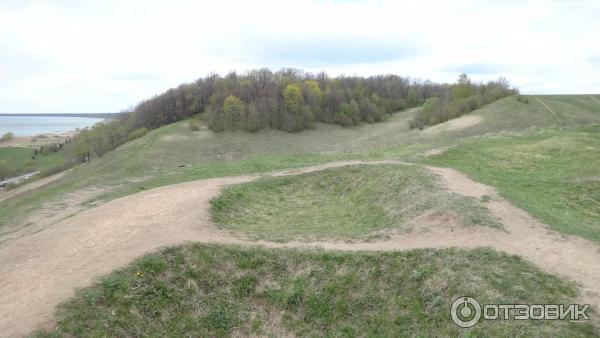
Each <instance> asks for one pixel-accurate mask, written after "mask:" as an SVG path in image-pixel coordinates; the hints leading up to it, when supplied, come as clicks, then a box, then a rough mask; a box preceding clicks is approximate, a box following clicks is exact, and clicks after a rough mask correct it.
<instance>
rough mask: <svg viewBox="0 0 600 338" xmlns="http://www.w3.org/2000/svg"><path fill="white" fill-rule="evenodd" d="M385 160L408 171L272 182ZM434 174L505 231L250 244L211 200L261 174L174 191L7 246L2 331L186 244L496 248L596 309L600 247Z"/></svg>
mask: <svg viewBox="0 0 600 338" xmlns="http://www.w3.org/2000/svg"><path fill="white" fill-rule="evenodd" d="M380 163H396V164H406V163H402V162H398V161H375V162H361V161H343V162H333V163H327V164H323V165H317V166H311V167H306V168H303V169H297V170H286V171H281V172H277V173H273V174H270V175H271V176H281V175H292V174H298V173H307V172H313V171H318V170H323V169H326V168H333V167H340V166H347V165H354V164H380ZM428 169H429V170H431V171H433V172H434V173H436V174H438V175H440V177H441V178H442V180H443V182H444V183H445V184H446V185H447V187H448V188H449V189H450V190H452V191H454V192H456V193H459V194H463V195H466V196H473V197H480V196H483V195H490V196H493V200H492V201H490V202H488V203H487V204H486V205H487V207H488V208H489V209H490V211H491V212H492V213H493V214H495V215H496V216H498V217H500V219H501V220H502V222H503V223H504V226H505V228H506V229H507V231H498V230H494V229H491V228H484V227H473V228H466V229H460V230H454V231H449V230H443V229H436V230H432V231H429V232H425V233H411V234H408V235H392V236H391V237H390V238H389V239H386V240H383V241H378V242H361V243H346V242H326V241H323V242H288V243H274V242H268V241H256V242H254V241H245V240H242V239H239V238H237V237H234V236H232V235H231V234H229V233H227V232H225V231H222V230H219V229H217V228H216V227H214V226H213V225H212V223H211V221H210V214H209V208H210V200H211V199H212V198H213V197H215V196H217V195H218V194H219V192H220V190H221V189H222V188H223V187H224V186H226V185H229V184H237V183H242V182H249V181H252V180H254V179H257V178H258V177H260V176H259V175H252V176H237V177H226V178H216V179H206V180H199V181H194V182H188V183H182V184H176V185H170V186H165V187H160V188H156V189H152V190H148V191H145V192H141V193H137V194H135V195H130V196H126V197H122V198H119V199H116V200H113V201H111V202H108V203H106V204H103V205H101V206H99V207H96V208H93V209H89V210H86V211H83V212H81V213H79V214H77V215H75V216H74V217H71V218H68V219H65V220H63V221H61V222H59V223H57V224H55V225H53V226H52V227H50V228H47V229H45V230H43V231H41V232H38V233H35V234H32V235H30V236H27V237H23V238H18V239H15V240H13V241H10V242H8V243H7V244H6V246H4V247H2V248H0V290H2V293H1V294H0V307H1V308H0V332H2V334H3V335H6V336H19V335H24V334H27V333H28V332H30V331H31V330H33V329H36V328H40V327H51V325H53V321H54V317H53V312H54V308H55V307H56V305H58V304H59V303H61V302H63V301H65V300H67V299H68V298H69V297H71V296H73V292H74V290H75V289H76V288H80V287H85V286H87V285H89V284H91V283H92V282H93V281H94V278H95V277H96V276H99V275H104V274H107V273H110V272H111V271H113V270H114V269H116V268H119V267H123V266H126V265H127V264H129V263H130V262H131V261H133V260H134V259H136V258H138V257H139V256H141V255H143V254H144V253H147V252H149V251H153V250H156V249H157V248H160V247H163V246H169V245H175V244H180V243H184V242H188V241H193V242H203V243H221V244H243V245H262V246H265V247H269V248H289V247H295V248H298V247H303V248H309V247H310V248H323V249H328V250H351V251H361V250H365V251H366V250H368V251H389V250H408V249H414V248H425V247H432V248H447V247H462V248H474V247H481V246H489V247H493V248H496V249H499V250H502V251H505V252H508V253H511V254H517V255H520V256H522V257H525V258H526V259H529V260H530V261H532V262H534V263H535V264H537V265H538V266H540V267H541V268H542V269H544V270H546V271H548V272H551V273H556V274H559V275H562V276H566V277H569V278H571V279H572V280H574V281H576V282H578V283H579V284H580V285H581V286H582V288H583V290H582V291H583V292H582V294H581V301H585V302H586V303H590V304H593V305H595V306H598V304H600V296H599V294H600V269H599V267H600V247H599V246H597V245H595V244H594V243H592V242H589V241H587V240H584V239H581V238H577V237H572V236H563V235H560V234H557V233H555V232H553V231H551V230H549V229H548V227H547V226H545V225H543V224H541V223H539V222H537V221H536V220H535V219H533V218H532V217H531V216H529V215H528V214H527V213H525V212H524V211H522V210H520V209H518V208H516V207H513V206H512V205H510V204H509V203H508V202H506V201H505V200H503V199H502V198H500V197H498V195H497V194H496V193H495V192H494V190H492V189H491V188H489V187H487V186H484V185H482V184H479V183H476V182H473V181H471V180H470V179H469V178H467V177H466V176H465V175H463V174H461V173H459V172H456V171H454V170H452V169H446V168H434V167H428Z"/></svg>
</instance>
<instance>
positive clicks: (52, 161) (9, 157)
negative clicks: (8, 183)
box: [0, 147, 66, 177]
mask: <svg viewBox="0 0 600 338" xmlns="http://www.w3.org/2000/svg"><path fill="white" fill-rule="evenodd" d="M33 154H34V149H32V148H22V147H0V167H2V168H5V169H6V170H7V171H8V172H9V173H10V174H9V176H10V177H14V176H20V175H24V174H27V173H30V172H34V171H38V170H39V171H41V172H42V174H43V173H44V172H47V171H52V170H55V169H56V168H61V167H63V166H64V165H65V164H66V163H65V162H66V160H65V157H64V156H63V154H62V153H50V154H44V155H38V156H36V157H35V158H32V157H33Z"/></svg>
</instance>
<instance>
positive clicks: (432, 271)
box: [37, 245, 600, 337]
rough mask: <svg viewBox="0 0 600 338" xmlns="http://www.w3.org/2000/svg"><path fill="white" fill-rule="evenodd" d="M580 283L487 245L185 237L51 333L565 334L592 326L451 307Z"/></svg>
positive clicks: (525, 297) (113, 279)
mask: <svg viewBox="0 0 600 338" xmlns="http://www.w3.org/2000/svg"><path fill="white" fill-rule="evenodd" d="M575 294H576V288H575V286H574V285H572V284H569V283H566V282H564V281H561V280H560V279H557V278H556V277H553V276H551V275H548V274H545V273H543V272H541V271H539V270H538V269H537V268H536V267H534V266H532V265H531V264H529V263H527V262H525V261H523V260H522V259H520V258H518V257H515V256H508V255H504V254H501V253H497V252H495V251H492V250H487V249H477V250H472V251H460V250H415V251H410V252H394V253H377V254H375V253H372V254H368V253H332V252H315V251H312V252H306V251H295V250H265V249H258V248H253V249H250V248H245V249H241V248H237V247H228V246H205V245H187V246H183V247H178V248H169V249H166V250H163V251H162V252H160V253H155V254H151V255H147V256H146V257H144V258H142V259H140V260H138V261H137V262H135V263H134V264H132V265H130V266H129V267H127V268H126V269H123V270H119V271H117V272H114V273H113V274H111V275H110V276H108V277H105V278H104V279H103V280H102V281H101V282H100V283H96V284H95V285H94V286H92V287H89V288H86V289H83V290H81V291H80V292H79V293H78V295H77V297H75V298H74V299H73V300H71V301H70V302H68V303H66V304H65V305H63V306H62V308H61V310H60V311H59V315H60V321H59V323H58V328H57V329H55V330H54V331H52V332H40V333H38V334H37V335H38V336H40V337H45V336H49V337H52V336H61V335H68V336H77V337H83V336H93V337H103V336H109V337H110V336H137V337H139V336H153V337H175V336H197V337H209V336H213V337H214V336H224V335H234V336H248V335H253V336H274V337H277V336H290V335H296V336H307V337H314V336H346V337H356V336H380V337H386V336H388V337H389V336H422V337H426V336H436V337H442V336H443V337H448V336H458V335H459V334H461V335H463V336H469V337H476V336H486V337H490V336H505V337H506V336H539V337H544V336H563V337H591V336H595V335H596V336H597V335H598V334H600V332H598V331H597V330H595V329H594V328H593V327H592V326H591V325H590V324H588V323H569V322H566V321H535V320H529V321H482V322H480V323H479V324H477V325H476V326H475V327H474V328H472V329H468V330H461V329H459V328H458V327H457V326H456V325H454V324H453V323H452V321H451V320H450V317H449V308H450V304H451V303H452V301H453V300H454V299H456V298H457V297H459V296H464V295H470V296H472V297H474V298H475V299H477V300H479V301H480V302H481V303H499V304H507V303H509V304H510V303H513V302H514V303H534V304H536V303H537V304H540V303H542V304H544V303H550V304H553V303H570V302H572V301H573V297H574V296H575Z"/></svg>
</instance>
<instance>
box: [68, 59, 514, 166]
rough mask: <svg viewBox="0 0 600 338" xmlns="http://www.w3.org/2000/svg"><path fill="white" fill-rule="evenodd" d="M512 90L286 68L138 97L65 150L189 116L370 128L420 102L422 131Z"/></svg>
mask: <svg viewBox="0 0 600 338" xmlns="http://www.w3.org/2000/svg"><path fill="white" fill-rule="evenodd" d="M515 93H517V91H516V90H514V89H512V88H511V87H510V84H509V83H508V81H506V80H505V79H503V78H500V79H499V80H497V81H490V82H487V83H485V84H484V83H474V82H473V81H471V80H470V79H469V78H468V77H467V75H466V74H461V75H460V77H459V79H458V81H457V82H456V83H454V84H440V83H434V82H431V81H429V80H425V81H422V80H414V79H410V78H405V77H400V76H397V75H377V76H370V77H360V76H338V77H335V78H331V77H329V76H328V75H327V74H326V73H324V72H321V73H318V74H313V73H307V72H303V71H301V70H298V69H292V68H287V69H282V70H279V71H277V72H273V71H271V70H269V69H267V68H263V69H258V70H251V71H247V72H245V73H243V74H238V73H236V72H231V73H229V74H227V75H225V76H220V75H218V74H210V75H208V76H206V77H204V78H200V79H198V80H196V81H194V82H192V83H187V84H182V85H180V86H178V87H177V88H171V89H169V90H167V91H165V92H164V93H162V94H159V95H156V96H154V97H152V98H149V99H147V100H144V101H142V102H140V103H139V104H137V105H136V106H135V107H134V108H133V109H132V110H131V111H130V112H128V113H126V114H122V115H120V116H119V117H118V118H116V119H114V120H111V121H110V122H107V123H99V124H96V125H94V126H93V127H92V128H89V129H87V128H86V129H84V130H82V131H81V133H80V134H79V135H78V137H76V139H75V140H74V142H72V144H70V145H69V146H68V149H69V151H70V153H71V154H72V156H73V157H74V158H76V159H77V160H78V161H88V160H89V159H91V158H92V157H99V156H102V155H103V154H104V153H106V152H107V151H110V150H112V149H114V148H116V147H117V146H119V145H120V144H122V143H124V142H126V141H128V140H132V139H135V138H138V137H141V136H143V135H144V134H145V133H146V132H148V131H149V130H152V129H156V128H159V127H161V126H164V125H167V124H171V123H174V122H177V121H181V120H184V119H188V118H192V117H194V120H196V121H197V119H202V120H204V121H206V123H207V124H208V127H209V128H210V129H211V130H213V131H217V132H219V131H225V130H244V131H248V132H256V131H258V130H261V129H264V128H271V129H279V130H284V131H288V132H298V131H301V130H304V129H310V128H313V126H314V125H315V123H316V122H321V123H329V124H338V125H341V126H353V125H358V124H361V123H375V122H379V121H383V120H385V119H386V118H387V117H388V116H390V115H391V114H392V113H394V112H398V111H401V110H403V109H406V108H410V107H417V106H421V105H423V109H421V110H420V111H419V112H418V113H417V114H416V115H415V117H414V119H413V120H412V121H411V123H410V125H411V127H412V128H420V129H422V128H424V127H426V126H430V125H434V124H437V123H441V122H444V121H446V120H448V119H451V118H455V117H458V116H460V115H462V114H465V113H468V112H470V111H472V110H474V109H477V108H480V107H481V106H483V105H485V104H488V103H490V102H493V101H495V100H497V99H499V98H502V97H505V96H507V95H512V94H515ZM192 126H194V124H192ZM195 126H196V128H198V124H195Z"/></svg>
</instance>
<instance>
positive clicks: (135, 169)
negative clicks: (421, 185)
mask: <svg viewBox="0 0 600 338" xmlns="http://www.w3.org/2000/svg"><path fill="white" fill-rule="evenodd" d="M541 98H542V99H543V100H544V102H546V103H547V104H548V105H550V106H553V107H555V110H557V111H558V110H560V109H563V108H564V109H565V110H564V111H560V113H561V114H562V115H564V120H565V121H566V122H565V123H568V124H590V123H600V114H598V111H597V110H594V108H595V107H596V106H594V105H593V102H595V101H593V99H591V98H590V97H588V96H560V97H554V96H552V97H549V96H544V97H541ZM561 105H563V106H561ZM598 106H600V105H598ZM414 113H415V111H414V110H408V111H404V112H400V113H397V114H395V115H394V116H393V117H391V118H390V119H388V120H387V121H386V122H382V123H375V124H371V125H363V126H358V127H351V128H343V127H339V126H334V125H324V124H319V125H317V126H316V129H315V130H309V131H303V132H300V133H286V132H282V131H276V130H262V131H260V132H258V133H244V132H225V133H216V134H215V133H212V132H210V131H207V130H201V131H192V130H191V129H190V128H189V127H188V126H187V125H186V123H185V122H180V123H176V124H172V125H168V126H165V127H163V128H159V129H157V130H154V131H151V132H149V133H148V134H147V135H145V136H144V137H141V138H139V139H136V140H134V141H132V142H128V143H127V144H125V145H123V146H121V147H119V148H118V149H116V150H115V151H112V152H109V153H107V154H106V155H105V156H104V157H103V158H101V159H95V160H94V161H92V163H89V164H86V165H82V166H78V167H76V168H75V169H74V170H72V171H71V172H69V174H68V175H67V176H66V177H64V178H62V179H60V180H58V181H55V182H53V183H51V184H49V185H46V186H44V187H41V188H38V189H35V190H33V191H29V192H26V193H24V194H21V195H19V196H16V197H14V198H11V199H9V200H5V201H1V202H0V236H1V235H2V234H3V233H7V232H11V231H14V230H15V229H19V228H22V227H26V226H28V217H29V215H30V214H31V213H32V212H35V211H36V210H39V209H40V208H42V207H43V206H44V205H45V204H48V203H60V202H62V201H63V200H64V199H65V196H66V195H67V194H71V193H77V191H78V190H82V189H88V188H95V187H100V188H101V190H102V191H103V193H102V194H101V195H99V196H92V197H89V199H88V200H86V201H84V202H83V203H82V205H83V206H89V205H95V204H99V203H103V202H105V201H109V200H112V199H115V198H117V197H121V196H125V195H129V194H133V193H135V192H138V191H140V190H144V189H150V188H153V187H158V186H162V185H167V184H173V183H179V182H185V181H190V180H195V179H202V178H209V177H218V176H227V175H238V174H248V173H261V172H268V171H273V170H279V169H284V168H294V167H301V166H305V165H312V164H318V163H324V162H329V161H336V160H343V159H383V158H402V159H404V160H407V161H414V160H415V159H417V158H418V156H419V154H420V153H422V152H423V150H425V149H428V148H431V147H442V146H443V147H445V146H448V145H452V144H454V143H457V142H460V140H463V139H467V138H470V137H473V136H480V135H485V134H495V133H499V132H502V133H511V134H515V133H516V134H519V133H523V132H524V131H525V130H527V129H530V128H538V127H556V126H559V124H558V123H557V122H556V119H555V118H554V117H553V116H552V115H551V114H549V113H548V111H547V110H546V109H545V108H544V107H543V106H542V105H541V104H539V103H537V102H536V101H535V100H533V99H532V100H530V103H529V104H524V103H520V102H518V101H517V100H516V99H515V98H514V97H508V98H504V99H501V100H498V101H496V102H494V103H492V104H490V105H488V106H486V107H484V108H482V109H480V110H477V111H475V112H473V113H471V114H470V115H476V116H481V117H482V121H481V122H480V123H479V124H476V125H474V126H471V127H469V128H465V129H460V130H442V131H440V132H434V133H431V132H421V131H417V130H410V129H409V128H408V121H409V120H410V119H411V118H412V116H413V115H414ZM180 165H184V166H183V167H180Z"/></svg>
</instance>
